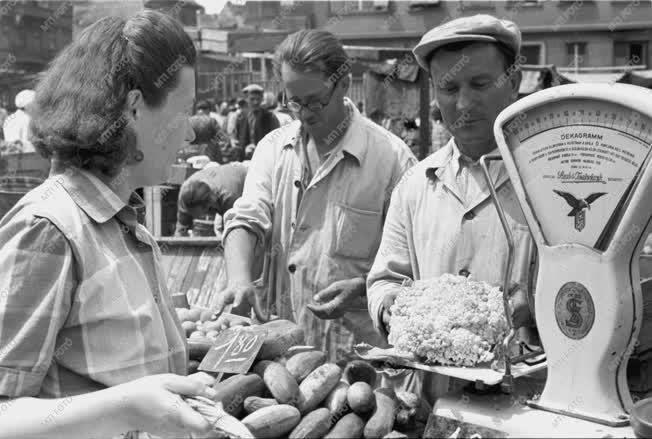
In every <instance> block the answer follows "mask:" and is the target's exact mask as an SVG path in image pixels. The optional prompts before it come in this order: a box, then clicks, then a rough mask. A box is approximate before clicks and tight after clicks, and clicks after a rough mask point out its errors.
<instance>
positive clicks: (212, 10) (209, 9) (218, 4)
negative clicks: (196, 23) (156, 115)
mask: <svg viewBox="0 0 652 439" xmlns="http://www.w3.org/2000/svg"><path fill="white" fill-rule="evenodd" d="M195 1H196V2H197V3H199V4H200V5H202V6H203V7H204V8H206V13H207V14H217V13H219V12H220V11H221V10H222V8H223V7H224V5H225V4H226V2H227V0H195Z"/></svg>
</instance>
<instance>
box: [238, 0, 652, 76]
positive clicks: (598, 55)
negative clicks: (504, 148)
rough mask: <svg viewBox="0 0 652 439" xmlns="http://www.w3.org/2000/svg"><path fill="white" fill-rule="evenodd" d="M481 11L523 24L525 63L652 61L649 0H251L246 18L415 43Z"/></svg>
mask: <svg viewBox="0 0 652 439" xmlns="http://www.w3.org/2000/svg"><path fill="white" fill-rule="evenodd" d="M483 13H484V14H491V15H495V16H497V17H501V18H507V19H510V20H512V21H514V22H515V23H516V24H517V25H518V26H519V27H520V29H521V31H522V33H523V56H524V57H525V59H526V64H555V65H556V66H558V68H560V69H562V70H563V69H566V68H568V69H573V70H574V69H578V71H582V70H583V69H587V68H596V67H601V68H604V67H613V66H628V65H629V66H639V67H641V68H645V67H649V66H650V64H651V57H652V47H651V45H650V40H652V2H651V1H650V0H631V1H629V0H627V1H609V0H602V1H590V0H574V1H555V0H518V1H476V0H463V1H438V0H434V1H433V0H430V1H427V0H424V1H378V0H375V1H374V0H353V1H328V2H327V1H317V2H307V1H287V0H286V1H265V2H258V1H255V2H254V1H249V2H247V17H246V20H245V24H246V25H248V26H253V27H255V28H257V29H260V30H265V29H275V30H281V29H284V30H288V31H294V30H297V23H301V22H303V23H307V24H308V25H309V26H307V27H313V28H318V29H326V30H329V31H331V32H333V33H334V34H336V35H337V36H338V37H339V38H340V39H341V40H342V42H343V43H344V44H345V45H349V46H372V47H401V48H411V47H414V46H415V45H416V43H417V42H418V41H419V39H420V37H421V36H422V35H423V34H424V33H425V32H427V31H428V30H430V29H432V28H433V27H435V26H437V25H439V24H441V23H444V22H446V21H449V20H451V19H454V18H457V17H461V16H468V15H474V14H483Z"/></svg>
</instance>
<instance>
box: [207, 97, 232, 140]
mask: <svg viewBox="0 0 652 439" xmlns="http://www.w3.org/2000/svg"><path fill="white" fill-rule="evenodd" d="M215 110H217V111H211V114H210V116H211V117H212V118H213V119H215V120H216V121H217V124H218V125H219V126H220V129H221V130H223V131H224V132H226V120H227V116H228V115H229V104H227V103H226V101H223V102H222V103H221V104H219V105H218V104H215Z"/></svg>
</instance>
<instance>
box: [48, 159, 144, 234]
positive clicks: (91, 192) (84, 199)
mask: <svg viewBox="0 0 652 439" xmlns="http://www.w3.org/2000/svg"><path fill="white" fill-rule="evenodd" d="M51 178H54V179H55V180H56V181H58V182H59V183H60V184H61V185H62V186H63V188H64V189H65V190H66V192H68V194H69V195H70V197H71V198H72V199H73V201H74V202H75V204H77V206H79V208H80V209H82V210H83V211H84V212H85V213H86V214H87V215H88V216H89V217H90V218H91V219H93V221H95V222H97V223H100V224H102V223H105V222H107V221H108V220H110V219H111V218H113V217H114V216H117V217H118V218H119V219H120V220H121V221H122V222H124V223H125V224H126V225H127V226H129V227H135V225H136V224H137V218H138V213H139V211H140V210H141V209H144V207H145V202H144V201H143V199H142V198H141V197H140V196H139V195H138V194H137V193H136V192H133V193H132V194H131V196H130V199H129V204H128V205H127V204H125V203H124V202H123V201H122V200H121V199H120V197H118V195H117V194H116V193H115V192H114V191H113V190H112V189H111V188H110V187H109V186H107V185H106V184H105V183H104V182H102V181H101V180H100V179H99V178H97V177H96V176H95V175H93V174H92V173H91V172H89V171H87V170H84V169H80V168H76V167H73V166H69V167H66V168H65V170H63V171H62V172H60V173H55V174H53V175H52V176H51ZM117 178H120V176H118V177H117Z"/></svg>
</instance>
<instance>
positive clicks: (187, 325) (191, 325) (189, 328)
mask: <svg viewBox="0 0 652 439" xmlns="http://www.w3.org/2000/svg"><path fill="white" fill-rule="evenodd" d="M181 327H182V328H183V330H184V331H186V337H188V336H189V335H190V334H192V333H193V332H195V331H197V324H196V323H195V322H188V321H185V322H181Z"/></svg>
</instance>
